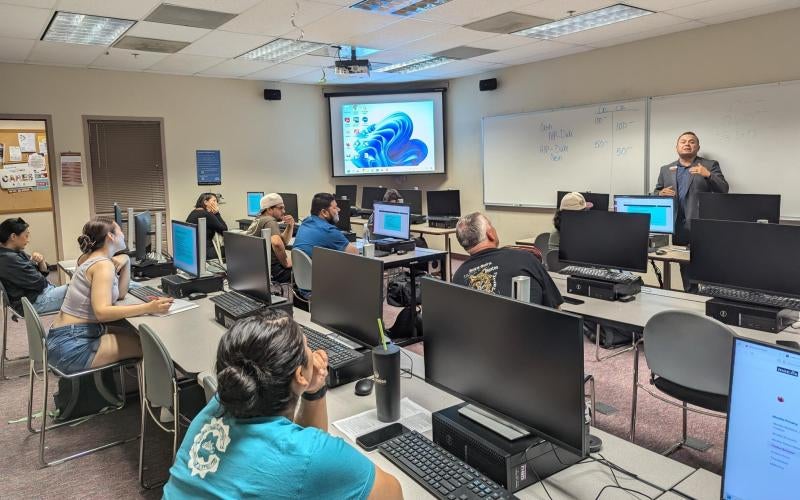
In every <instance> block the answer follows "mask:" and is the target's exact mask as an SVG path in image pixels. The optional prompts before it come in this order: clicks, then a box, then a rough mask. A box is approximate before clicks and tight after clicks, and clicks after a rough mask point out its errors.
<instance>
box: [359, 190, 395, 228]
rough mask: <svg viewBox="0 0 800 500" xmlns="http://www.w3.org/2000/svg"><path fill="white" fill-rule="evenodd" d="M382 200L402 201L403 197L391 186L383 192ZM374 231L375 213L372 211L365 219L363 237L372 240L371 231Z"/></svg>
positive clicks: (385, 201) (388, 201) (389, 201)
mask: <svg viewBox="0 0 800 500" xmlns="http://www.w3.org/2000/svg"><path fill="white" fill-rule="evenodd" d="M383 202H384V203H403V197H402V196H401V195H400V191H398V190H396V189H394V188H391V189H387V190H386V192H385V193H383ZM374 232H375V214H374V213H372V214H370V215H369V220H368V221H367V226H366V227H365V228H364V239H365V240H367V241H373V239H374V238H373V237H372V233H374Z"/></svg>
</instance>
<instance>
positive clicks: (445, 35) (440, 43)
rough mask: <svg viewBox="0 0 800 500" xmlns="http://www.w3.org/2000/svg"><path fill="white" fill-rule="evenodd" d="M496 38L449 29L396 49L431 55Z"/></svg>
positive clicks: (478, 32) (474, 32) (462, 29)
mask: <svg viewBox="0 0 800 500" xmlns="http://www.w3.org/2000/svg"><path fill="white" fill-rule="evenodd" d="M495 36H497V35H496V34H495V33H484V32H481V31H472V30H468V29H465V28H460V27H458V28H450V29H449V30H447V31H443V32H441V33H437V34H435V35H431V36H429V37H425V38H422V39H419V40H417V41H415V42H411V43H407V44H404V45H400V46H398V47H396V49H397V50H400V51H411V52H421V53H424V54H432V53H434V52H440V51H442V50H447V49H452V48H453V47H458V46H459V45H472V44H473V43H474V42H476V41H478V40H484V39H486V38H491V37H495Z"/></svg>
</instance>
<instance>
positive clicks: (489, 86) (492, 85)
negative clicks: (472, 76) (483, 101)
mask: <svg viewBox="0 0 800 500" xmlns="http://www.w3.org/2000/svg"><path fill="white" fill-rule="evenodd" d="M478 88H479V89H481V91H484V90H494V89H496V88H497V78H489V79H488V80H481V81H480V83H478Z"/></svg>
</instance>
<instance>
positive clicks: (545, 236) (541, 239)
mask: <svg viewBox="0 0 800 500" xmlns="http://www.w3.org/2000/svg"><path fill="white" fill-rule="evenodd" d="M533 245H534V246H535V247H536V248H538V249H539V250H541V251H542V252H544V251H546V250H547V248H548V247H549V246H550V233H542V234H540V235H539V236H537V237H536V239H535V240H533Z"/></svg>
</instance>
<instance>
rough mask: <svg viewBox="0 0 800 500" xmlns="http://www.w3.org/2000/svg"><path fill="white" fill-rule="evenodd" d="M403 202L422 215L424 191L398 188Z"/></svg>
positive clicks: (412, 210) (416, 213)
mask: <svg viewBox="0 0 800 500" xmlns="http://www.w3.org/2000/svg"><path fill="white" fill-rule="evenodd" d="M398 191H399V192H400V196H401V197H402V198H403V203H405V204H406V205H408V206H409V207H411V213H412V214H414V215H422V191H421V190H419V189H398Z"/></svg>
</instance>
